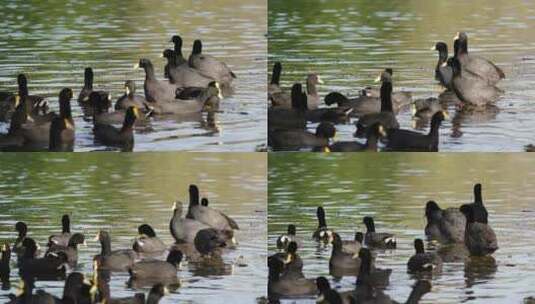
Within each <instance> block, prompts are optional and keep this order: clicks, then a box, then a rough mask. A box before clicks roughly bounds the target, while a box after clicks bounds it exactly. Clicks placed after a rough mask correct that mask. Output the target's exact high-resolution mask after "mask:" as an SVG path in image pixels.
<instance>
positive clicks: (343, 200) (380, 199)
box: [268, 153, 535, 304]
mask: <svg viewBox="0 0 535 304" xmlns="http://www.w3.org/2000/svg"><path fill="white" fill-rule="evenodd" d="M534 167H535V161H534V160H533V159H532V158H530V157H529V156H527V155H522V154H477V155H475V154H448V155H445V154H437V155H432V154H417V153H413V154H409V153H393V154H388V155H384V154H373V155H370V154H366V155H361V154H353V155H351V154H345V155H344V154H331V155H313V154H311V153H309V154H303V153H300V154H288V153H277V154H270V155H269V184H268V185H269V186H268V187H269V191H268V197H269V200H268V202H269V205H268V213H269V218H268V249H269V252H270V254H272V253H274V252H275V251H276V244H275V243H276V238H277V237H278V236H279V235H280V234H281V233H284V232H286V228H287V225H288V224H289V223H294V224H296V226H297V234H298V235H299V236H300V237H302V239H303V248H302V249H300V255H301V257H302V258H303V264H304V273H305V276H307V277H309V278H316V277H317V276H321V275H323V276H326V277H327V278H329V279H330V281H331V284H333V285H334V286H336V287H337V288H339V289H340V290H350V289H353V288H354V283H355V278H354V277H352V278H351V277H344V278H343V279H342V280H340V281H337V282H335V281H334V280H333V278H332V277H330V276H329V266H328V265H329V257H330V253H331V247H330V246H329V247H327V248H318V246H317V244H316V243H315V242H314V241H313V240H312V232H313V231H314V229H315V228H317V220H316V208H317V207H318V206H320V205H322V206H324V208H325V212H326V219H327V225H328V226H329V227H331V228H332V229H334V230H335V231H337V232H338V233H339V234H340V235H341V236H342V239H352V238H353V235H354V233H355V231H364V230H365V226H364V225H363V224H362V218H363V217H364V216H366V215H370V216H373V217H374V218H375V223H376V229H377V231H387V232H392V233H395V234H396V237H397V240H398V248H397V249H395V250H388V251H384V252H379V253H378V257H377V265H378V267H381V268H391V269H392V270H393V271H392V276H391V278H390V285H389V287H388V288H387V289H386V293H387V294H389V295H391V296H392V298H394V299H395V300H397V301H401V302H404V301H405V300H406V299H407V297H408V295H409V293H410V291H411V286H412V285H413V284H414V282H415V281H414V279H413V278H411V277H410V276H409V274H407V264H406V263H407V261H408V259H409V258H410V256H412V255H413V254H414V249H413V245H412V244H413V240H414V239H415V238H424V239H425V235H424V227H425V223H426V221H425V218H424V208H425V203H426V202H427V201H428V200H431V199H433V200H435V201H436V202H438V204H439V205H440V206H441V207H443V208H446V207H456V206H460V205H461V204H463V203H468V202H472V201H473V197H472V187H473V185H474V184H475V183H477V182H481V183H482V185H483V199H484V202H485V205H486V207H487V210H488V212H489V223H490V224H491V225H492V227H493V229H494V231H495V232H496V235H497V238H498V245H499V246H500V249H499V250H498V251H496V252H495V253H494V254H493V257H494V259H495V261H496V262H495V265H493V264H490V265H489V264H486V263H483V264H482V266H480V267H472V266H471V267H466V268H465V264H464V263H462V262H460V263H447V264H445V265H444V267H443V271H442V274H441V275H439V276H437V277H434V278H433V280H432V285H433V287H432V291H431V293H429V294H427V295H425V297H424V298H423V300H422V303H444V304H446V303H463V302H468V303H521V302H522V299H523V298H525V297H527V296H533V284H534V283H535V281H534V279H533V273H534V271H535V267H534V266H533V265H535V264H534V262H535V256H533V254H532V252H533V248H534V243H533V242H532V241H530V240H531V239H532V231H533V229H535V207H534V205H533V200H534V199H535V190H534V188H533V177H534V174H533V168H534ZM472 265H473V264H472ZM297 303H314V299H308V300H302V301H297Z"/></svg>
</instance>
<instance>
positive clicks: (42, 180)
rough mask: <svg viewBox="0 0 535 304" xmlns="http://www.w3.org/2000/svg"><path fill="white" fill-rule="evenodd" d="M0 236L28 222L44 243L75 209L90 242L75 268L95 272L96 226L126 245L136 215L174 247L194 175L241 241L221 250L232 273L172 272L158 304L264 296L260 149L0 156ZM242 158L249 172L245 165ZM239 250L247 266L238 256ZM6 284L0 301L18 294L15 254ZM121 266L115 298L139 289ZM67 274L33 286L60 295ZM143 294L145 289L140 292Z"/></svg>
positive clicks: (77, 224)
mask: <svg viewBox="0 0 535 304" xmlns="http://www.w3.org/2000/svg"><path fill="white" fill-rule="evenodd" d="M0 164H1V165H0V168H1V169H0V171H1V175H2V183H1V188H0V189H1V190H0V214H1V217H0V241H1V242H2V243H3V242H4V241H9V242H11V244H13V242H14V240H15V238H16V232H15V231H14V224H15V222H17V221H25V222H26V223H27V224H28V226H29V236H31V237H32V238H34V239H36V241H37V242H38V243H39V244H40V245H41V246H42V247H43V248H44V246H45V244H46V241H47V239H48V236H49V235H51V234H54V233H58V232H61V225H60V219H61V216H62V215H63V214H65V213H68V214H70V215H71V225H72V232H83V233H84V234H85V236H86V240H87V243H88V246H87V247H80V248H79V265H78V266H77V268H76V269H75V270H76V271H79V272H82V273H84V274H85V275H91V273H92V263H91V261H92V257H93V256H94V255H95V254H98V253H99V252H100V244H99V243H98V242H96V241H94V240H93V239H94V237H95V235H96V233H97V232H98V231H99V230H100V229H105V230H108V231H109V232H110V235H111V237H112V249H122V248H131V246H132V242H133V239H134V238H135V236H136V235H137V227H138V226H139V225H140V224H142V223H148V224H150V225H152V226H153V227H154V228H155V230H156V233H157V234H158V236H159V237H160V238H161V239H162V240H163V241H164V242H165V243H166V244H169V245H171V244H172V243H173V242H174V239H173V238H172V236H171V234H170V232H169V220H170V218H171V207H172V203H173V201H174V200H176V199H179V200H181V201H184V200H186V198H187V191H188V190H187V189H188V185H189V184H190V183H196V184H198V185H199V188H200V190H201V195H202V196H206V197H208V198H209V199H210V203H211V205H212V207H214V208H217V209H219V210H222V211H223V212H225V213H226V214H228V215H229V216H231V217H232V218H234V219H235V220H236V221H237V223H238V225H239V226H240V228H241V229H240V230H238V231H236V232H237V233H236V237H237V240H238V242H239V245H238V247H237V249H236V250H232V251H229V252H228V253H226V254H225V255H224V256H223V260H224V262H225V264H227V265H228V268H231V269H232V272H230V273H226V274H224V275H210V276H203V275H200V274H198V273H194V270H195V268H194V267H193V265H191V264H190V265H187V264H186V265H183V266H182V269H181V270H180V271H179V272H178V277H179V278H180V280H181V283H182V287H181V288H179V289H178V290H176V291H175V292H174V293H172V294H171V295H169V296H167V297H165V298H163V299H162V301H161V303H177V302H178V301H179V300H180V302H181V303H193V302H194V303H215V302H219V300H220V299H222V298H223V299H226V300H228V301H230V302H231V303H252V302H254V300H255V299H256V298H257V297H259V296H264V294H265V286H266V277H265V273H266V271H267V269H266V266H265V259H266V195H267V194H266V176H265V174H266V156H265V154H260V153H257V154H254V155H253V154H219V155H213V154H177V153H136V154H128V155H119V154H109V153H105V154H103V153H98V154H85V155H82V154H63V155H55V154H54V155H52V154H44V153H43V154H41V153H40V154H32V157H31V158H27V157H25V156H24V154H19V155H18V156H17V155H13V154H10V155H3V157H2V158H1V159H0ZM242 166H246V167H247V170H246V171H245V170H242ZM239 256H243V257H244V258H245V261H246V264H247V266H245V267H239V266H237V265H234V266H231V265H233V264H235V261H236V259H237V258H238V257H239ZM11 267H12V271H11V284H12V289H11V290H8V291H0V302H2V303H3V302H4V301H5V299H6V295H7V294H8V293H14V292H16V290H15V287H16V286H17V285H18V280H19V278H18V270H17V269H16V257H12V261H11ZM127 280H128V274H127V273H114V274H113V275H112V280H111V283H110V284H111V294H112V297H114V298H115V297H125V296H132V295H133V294H134V293H135V292H139V291H140V290H133V289H130V288H127V287H126V281H127ZM63 285H64V282H38V283H37V286H38V288H44V289H45V290H46V291H47V292H50V293H53V294H54V295H58V296H61V295H62V293H63ZM141 291H142V292H145V293H147V292H148V289H143V290H141Z"/></svg>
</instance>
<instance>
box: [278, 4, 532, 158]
mask: <svg viewBox="0 0 535 304" xmlns="http://www.w3.org/2000/svg"><path fill="white" fill-rule="evenodd" d="M534 13H535V3H534V2H533V1H522V0H512V1H502V0H498V1H482V0H481V1H460V0H453V1H425V0H416V1H386V0H380V1H351V0H336V1H323V0H310V1H309V0H306V1H305V0H294V1H283V0H270V1H269V13H268V24H269V38H268V40H269V46H268V48H269V61H270V64H269V69H271V66H272V63H273V62H274V61H281V62H282V63H283V76H282V80H283V84H284V85H285V86H288V87H289V86H291V84H292V83H293V82H295V81H301V82H304V79H305V77H306V74H308V73H309V72H317V73H319V74H320V75H321V77H322V79H323V80H324V81H325V85H323V86H321V87H320V95H321V96H325V95H326V94H327V93H329V92H332V91H340V92H343V93H346V94H349V95H355V94H356V93H357V91H358V90H359V89H360V88H362V87H364V86H369V85H373V79H375V77H376V76H377V74H378V72H379V71H381V70H382V69H384V68H385V67H392V68H393V69H394V75H395V76H394V90H405V91H412V92H413V96H414V98H426V97H436V96H437V95H438V94H439V93H440V92H441V90H442V89H441V88H440V87H439V86H438V85H437V84H436V81H435V80H434V68H435V65H436V62H437V56H438V54H437V52H436V51H430V50H429V49H430V47H431V46H434V45H435V42H437V41H445V42H446V43H448V45H449V47H450V54H451V52H452V50H451V48H452V40H453V36H454V35H455V34H456V32H458V31H465V32H467V34H468V37H469V50H470V51H471V52H473V53H476V54H478V55H482V56H484V57H486V58H489V59H491V60H492V61H494V62H495V63H496V64H497V65H498V66H500V67H501V68H503V70H504V71H505V74H506V76H507V77H506V79H505V80H503V81H502V82H500V83H499V84H498V86H499V87H500V88H502V89H504V90H505V92H506V93H505V95H504V96H503V97H502V98H501V99H500V100H499V101H498V102H497V106H498V107H499V112H498V113H497V114H491V113H487V114H483V115H481V114H480V115H470V116H467V117H466V116H465V117H461V116H457V117H456V115H454V112H453V111H450V116H451V119H455V123H456V124H459V125H460V132H462V136H461V137H452V134H454V132H453V131H452V120H450V121H447V122H445V123H444V124H443V127H442V128H441V131H440V136H441V139H440V147H439V149H440V150H441V151H521V150H523V146H524V145H526V144H529V143H532V142H534V141H535V137H534V136H533V132H532V130H533V129H535V124H534V123H533V119H532V117H533V115H534V111H535V110H534V108H533V99H534V96H535V90H534V89H533V85H532V84H533V82H534V81H535V74H534V73H533V71H535V57H534V56H533V54H534V53H535V36H534V35H533V31H532V29H533V28H534V27H535V19H534V18H533V15H534ZM450 110H453V109H450ZM454 117H456V118H454ZM398 120H399V121H400V124H401V127H402V128H412V121H411V113H410V111H409V110H408V109H406V110H405V111H403V112H401V113H400V114H399V115H398ZM310 128H311V129H313V128H315V126H314V125H311V126H310ZM337 128H338V131H339V134H340V136H339V138H338V139H339V140H349V139H351V138H352V136H351V135H352V134H351V133H352V132H353V131H354V127H353V125H352V124H350V125H339V126H337Z"/></svg>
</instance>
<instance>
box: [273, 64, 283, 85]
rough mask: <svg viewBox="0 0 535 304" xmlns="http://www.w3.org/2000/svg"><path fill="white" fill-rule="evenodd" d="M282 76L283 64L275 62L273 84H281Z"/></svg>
mask: <svg viewBox="0 0 535 304" xmlns="http://www.w3.org/2000/svg"><path fill="white" fill-rule="evenodd" d="M280 78H281V66H280V65H278V64H275V66H274V67H273V75H271V84H276V85H279V83H280Z"/></svg>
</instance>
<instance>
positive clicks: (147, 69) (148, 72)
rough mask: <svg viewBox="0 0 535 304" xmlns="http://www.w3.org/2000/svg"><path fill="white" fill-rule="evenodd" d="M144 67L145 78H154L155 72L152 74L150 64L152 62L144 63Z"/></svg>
mask: <svg viewBox="0 0 535 304" xmlns="http://www.w3.org/2000/svg"><path fill="white" fill-rule="evenodd" d="M144 69H145V80H156V74H154V67H153V66H152V63H146V64H145V66H144Z"/></svg>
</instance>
